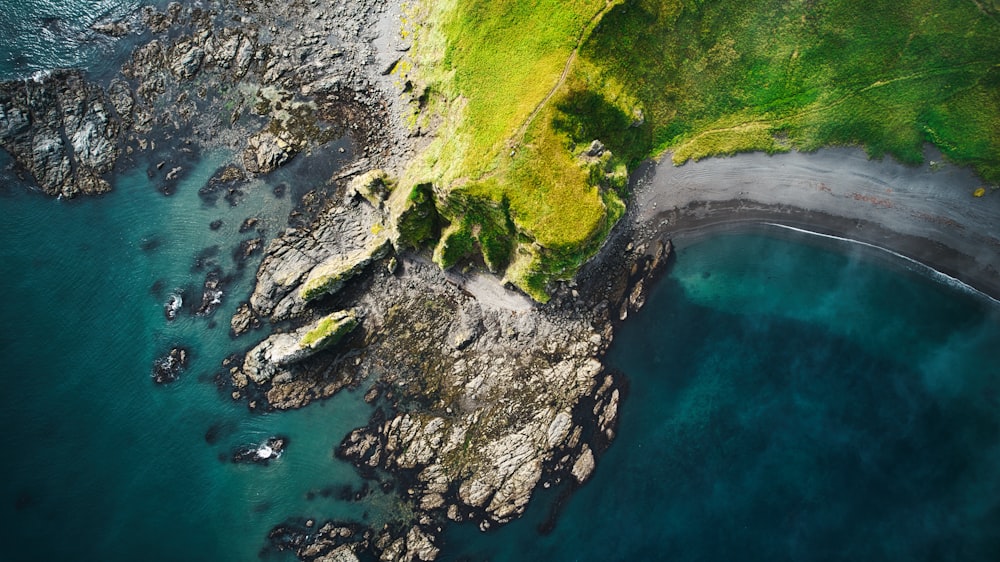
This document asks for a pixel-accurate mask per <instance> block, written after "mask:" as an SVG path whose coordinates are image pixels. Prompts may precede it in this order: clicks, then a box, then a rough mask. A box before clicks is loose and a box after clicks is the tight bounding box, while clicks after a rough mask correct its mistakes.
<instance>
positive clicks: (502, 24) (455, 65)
mask: <svg viewBox="0 0 1000 562" xmlns="http://www.w3.org/2000/svg"><path fill="white" fill-rule="evenodd" d="M411 18H412V19H411V22H415V23H410V24H409V25H410V30H411V32H412V33H414V35H415V43H414V48H413V49H412V51H411V56H410V58H409V59H408V60H405V61H403V62H401V63H400V64H399V65H397V67H396V72H397V74H398V76H399V79H400V80H401V81H402V82H403V83H405V84H407V87H408V88H409V89H410V91H411V92H412V95H413V99H414V100H415V101H414V113H413V115H412V122H413V125H414V126H415V127H420V128H421V129H428V128H430V129H431V130H433V131H434V135H435V136H434V140H433V141H432V142H431V143H430V144H429V146H428V147H427V148H426V150H425V151H424V152H423V153H422V154H421V155H420V156H419V157H418V158H417V160H416V161H415V162H414V163H413V165H412V166H411V167H410V169H409V170H408V171H407V172H406V173H405V175H404V177H403V178H401V182H400V184H401V186H403V189H404V192H409V190H410V189H412V188H413V187H414V186H425V187H424V189H425V191H429V192H430V193H432V194H433V200H434V205H435V207H436V209H437V213H436V214H434V215H433V220H434V221H436V224H435V225H434V226H433V228H432V229H431V230H429V231H428V232H430V231H433V232H434V235H433V236H430V238H432V241H433V242H434V243H435V244H436V248H435V259H436V260H437V261H438V263H439V264H441V265H442V266H445V267H448V266H451V265H453V264H455V263H458V262H460V261H462V260H464V259H468V258H470V257H473V258H474V257H475V256H481V257H482V259H483V261H484V262H485V263H486V265H487V266H489V267H490V268H491V269H493V270H495V271H505V272H506V278H507V279H508V280H510V281H512V282H513V283H514V284H516V285H518V286H519V287H521V288H522V289H523V290H525V291H526V292H527V293H528V294H530V295H532V296H533V297H535V298H536V299H538V300H545V299H546V288H547V286H548V284H549V283H550V282H551V281H552V280H555V279H565V278H569V277H571V276H572V275H573V274H574V273H575V272H576V270H577V269H578V268H579V266H580V265H581V264H582V263H583V262H584V261H585V260H586V259H588V258H589V257H590V256H592V255H593V254H594V253H595V252H596V251H597V249H599V247H600V245H601V243H602V242H603V239H604V238H605V237H606V235H607V233H608V231H609V230H610V228H611V226H613V224H614V222H615V221H616V220H617V219H618V218H619V217H620V216H621V215H622V213H623V209H624V207H623V204H622V200H623V198H624V197H625V195H626V193H625V187H626V178H627V172H628V170H629V169H630V168H631V167H632V166H634V165H635V164H636V163H637V162H639V161H641V160H642V159H645V158H648V157H650V156H656V155H658V154H661V153H663V152H664V151H671V152H672V158H673V159H674V161H675V162H676V163H682V162H684V161H685V160H687V159H691V158H695V159H697V158H702V157H706V156H712V155H721V154H731V153H735V152H739V151H751V150H764V151H768V152H780V151H786V150H791V149H800V150H813V149H816V148H818V147H821V146H824V145H832V144H856V145H862V146H864V147H865V148H866V149H867V150H868V152H869V153H870V154H871V155H872V156H882V155H884V154H891V155H892V156H894V157H896V158H899V159H900V160H902V161H905V162H913V163H916V162H919V161H920V160H921V159H922V151H923V145H924V144H925V143H928V142H929V143H932V144H934V145H936V146H937V147H938V148H940V149H941V150H942V152H944V154H945V155H946V156H947V157H948V158H950V159H951V160H953V161H955V162H957V163H962V164H970V165H972V166H974V167H975V168H976V170H977V171H978V172H979V173H980V174H981V175H982V176H983V177H984V179H986V180H987V181H988V182H993V183H996V182H1000V41H997V39H996V38H997V37H998V36H1000V9H998V3H997V2H996V1H995V0H976V1H973V0H961V1H960V0H944V1H940V0H935V1H932V0H895V1H883V0H876V1H868V0H866V1H859V0H827V1H824V2H816V1H814V0H804V1H791V2H789V1H787V0H781V1H779V0H749V1H741V2H736V1H697V0H689V1H674V0H611V1H605V0H571V1H556V0H533V1H528V0H499V1H498V0H492V1H486V0H467V1H465V2H456V1H454V0H438V1H435V0H424V2H422V3H419V4H417V5H415V6H414V7H413V12H412V14H411ZM595 140H598V141H600V143H601V144H600V145H595V144H593V141H595ZM602 147H603V148H602ZM427 186H430V189H429V190H428V189H427ZM425 214H426V213H425Z"/></svg>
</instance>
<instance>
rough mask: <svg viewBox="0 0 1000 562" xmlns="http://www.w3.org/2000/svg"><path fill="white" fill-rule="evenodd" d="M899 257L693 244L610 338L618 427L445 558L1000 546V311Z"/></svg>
mask: <svg viewBox="0 0 1000 562" xmlns="http://www.w3.org/2000/svg"><path fill="white" fill-rule="evenodd" d="M908 267H910V268H912V266H906V265H905V264H900V263H899V262H898V261H897V260H895V259H888V258H887V257H886V256H879V255H877V254H873V253H872V252H871V251H869V250H862V249H860V248H857V247H851V246H847V245H845V244H831V243H829V242H825V241H819V240H816V239H814V238H812V237H808V236H805V235H798V234H790V233H787V232H780V231H777V230H768V231H759V230H757V231H748V232H728V233H718V234H714V235H710V236H706V237H703V238H701V239H695V240H687V241H685V240H680V241H679V252H678V257H677V261H676V265H675V267H674V268H673V270H672V271H671V273H670V275H669V276H668V277H667V278H665V279H664V280H663V281H662V282H661V283H660V284H659V285H658V286H657V287H656V289H655V291H654V292H653V294H652V296H651V298H650V299H649V302H648V304H647V307H646V308H645V309H644V310H642V311H641V313H640V314H637V315H635V316H634V317H632V318H630V320H629V322H628V323H627V324H626V325H625V326H624V328H623V329H622V331H621V332H620V335H619V336H618V340H617V342H616V345H615V347H614V349H613V352H612V354H611V358H610V359H611V363H612V364H613V365H614V366H616V367H617V368H619V369H621V370H622V371H623V372H625V373H626V374H627V376H628V379H629V381H630V391H629V393H628V394H627V397H626V399H625V402H624V405H623V408H622V409H621V412H622V417H621V426H620V433H619V436H618V438H617V440H616V441H615V443H614V444H613V445H612V447H611V448H610V449H609V450H608V452H607V454H606V455H605V456H604V457H603V458H601V460H600V462H599V463H598V468H597V471H596V473H595V475H594V478H593V480H592V481H591V482H589V483H588V484H586V485H585V486H584V487H583V488H582V489H580V490H579V491H578V492H577V493H576V494H575V495H573V496H572V497H571V498H570V499H569V501H568V502H566V503H565V504H564V505H563V508H562V510H561V517H560V518H559V520H558V522H557V524H556V527H555V529H554V531H553V532H552V533H551V534H549V535H545V536H543V535H539V534H538V532H537V528H538V526H539V525H540V524H541V523H542V522H544V520H545V519H546V517H547V516H548V515H549V513H550V506H551V503H552V501H551V500H552V499H554V498H555V497H556V495H557V494H556V493H548V494H546V495H545V496H544V497H543V498H541V499H542V500H543V502H542V503H546V502H547V503H548V504H549V505H536V506H534V507H533V508H532V509H530V510H529V512H528V514H527V515H526V517H525V519H524V520H522V521H518V522H516V523H514V524H513V525H510V526H509V527H507V528H504V529H501V530H500V531H498V532H495V533H486V534H484V533H480V532H479V531H478V530H476V529H475V528H472V527H468V526H466V527H459V528H456V529H454V530H453V531H452V532H451V533H450V534H449V535H448V538H449V543H450V546H451V547H452V548H454V549H455V550H456V551H457V552H456V553H455V555H453V556H450V557H447V558H445V559H446V560H455V559H459V558H460V556H466V557H467V558H466V559H473V560H480V559H487V558H488V559H491V560H496V561H501V560H692V561H693V560H698V561H702V560H706V561H707V560H899V561H903V560H907V561H910V560H998V559H1000V361H998V359H997V353H998V350H1000V314H998V307H997V306H996V305H995V304H991V303H988V302H984V301H983V300H982V299H977V298H975V297H973V296H970V295H968V294H964V293H962V292H959V291H958V290H956V289H954V288H951V287H948V286H946V285H943V284H941V283H939V282H936V281H933V280H931V279H929V278H928V277H927V276H926V275H922V274H918V273H916V272H913V271H910V270H909V269H908Z"/></svg>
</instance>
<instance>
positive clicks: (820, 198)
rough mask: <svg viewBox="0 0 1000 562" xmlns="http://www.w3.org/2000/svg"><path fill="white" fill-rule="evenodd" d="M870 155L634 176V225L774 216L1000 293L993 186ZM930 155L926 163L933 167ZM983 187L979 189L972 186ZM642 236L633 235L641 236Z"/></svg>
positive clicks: (756, 158) (664, 163) (831, 152)
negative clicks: (976, 194)
mask: <svg viewBox="0 0 1000 562" xmlns="http://www.w3.org/2000/svg"><path fill="white" fill-rule="evenodd" d="M941 161H942V158H941V156H940V154H939V153H934V154H930V153H929V154H928V163H926V164H924V165H922V166H906V165H903V164H900V163H898V162H896V161H894V160H891V159H889V158H886V159H885V160H869V159H868V157H867V155H866V154H865V153H864V152H863V151H862V150H860V149H856V148H830V149H823V150H820V151H817V152H815V153H799V152H792V153H788V154H778V155H774V156H768V155H766V154H762V153H754V154H740V155H737V156H733V157H729V158H710V159H705V160H702V161H700V162H689V163H687V164H684V165H683V166H673V165H672V164H671V163H670V159H669V158H668V157H664V158H663V159H662V160H661V161H660V162H659V163H650V164H648V165H647V166H645V167H644V168H642V169H640V170H639V171H638V172H637V173H636V174H635V176H634V184H635V188H634V193H635V199H634V202H633V208H632V211H631V215H632V217H633V219H632V220H633V221H634V222H635V225H636V226H637V228H638V229H639V232H640V233H642V232H647V233H648V234H650V235H651V234H654V233H665V234H668V235H675V234H682V233H684V232H685V231H691V230H695V229H698V230H700V229H703V228H706V227H712V226H719V225H725V224H733V223H741V222H756V223H776V224H781V225H787V226H792V227H796V228H802V229H805V230H810V231H814V232H818V233H822V234H831V235H836V236H840V237H844V238H849V239H852V240H857V241H860V242H865V243H868V244H872V245H875V246H879V247H882V248H885V249H889V250H892V251H894V252H897V253H899V254H902V255H904V256H906V257H908V258H911V259H913V260H916V261H919V262H921V263H923V264H925V265H927V266H929V267H931V268H933V269H935V270H938V271H940V272H942V273H945V274H947V275H949V276H952V277H955V278H958V279H960V280H962V281H964V282H965V283H967V284H968V285H970V286H972V287H973V288H975V289H977V290H979V291H982V292H983V293H986V294H987V295H989V296H991V297H993V298H1000V273H998V272H1000V192H996V191H994V190H991V189H990V188H989V186H988V185H986V184H985V182H983V181H982V180H981V179H979V178H978V177H977V176H976V175H975V174H974V173H973V172H972V171H970V170H968V169H966V168H960V167H957V166H954V165H951V164H942V163H941ZM931 162H934V164H931ZM979 187H986V195H985V196H983V197H974V196H973V192H974V191H975V190H976V189H977V188H979ZM640 236H641V234H640Z"/></svg>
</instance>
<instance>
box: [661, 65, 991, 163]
mask: <svg viewBox="0 0 1000 562" xmlns="http://www.w3.org/2000/svg"><path fill="white" fill-rule="evenodd" d="M976 65H983V66H991V65H992V66H993V67H995V68H996V67H1000V64H996V63H993V61H972V62H968V63H965V64H963V65H958V66H950V67H945V68H932V69H928V70H925V71H923V72H915V73H913V74H908V75H905V76H897V77H895V78H889V79H887V80H877V81H875V82H872V83H871V84H869V85H868V86H865V87H864V88H860V89H858V90H856V91H854V92H850V93H848V94H845V95H843V96H841V97H840V98H838V99H836V100H834V101H832V102H830V103H827V104H822V105H819V106H816V107H810V108H807V109H803V110H802V111H798V112H795V113H792V114H790V115H785V116H782V117H776V118H774V119H756V120H752V121H746V122H743V123H740V124H739V125H733V126H731V127H718V128H715V129H706V130H703V131H701V132H699V133H698V134H696V135H694V136H692V137H691V138H689V139H687V140H686V141H685V142H683V143H681V146H683V145H686V144H689V143H693V142H696V141H697V140H698V139H701V138H704V137H706V136H709V135H717V134H720V133H727V132H736V131H744V130H750V129H754V128H758V127H761V126H775V125H780V124H782V123H790V122H793V121H796V120H798V119H801V118H803V117H806V116H809V115H813V114H816V113H822V112H824V111H829V110H831V109H834V108H836V107H838V106H840V105H843V104H844V103H846V102H848V101H849V100H851V99H853V98H855V97H857V96H860V95H862V94H864V93H865V92H869V91H871V90H874V89H877V88H883V87H885V86H889V85H891V84H896V83H899V82H904V81H907V80H918V79H921V78H927V77H929V76H939V75H944V74H952V73H955V72H960V71H963V70H965V69H967V68H969V67H971V66H976ZM675 163H678V164H679V163H681V162H675Z"/></svg>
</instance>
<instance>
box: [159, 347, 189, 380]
mask: <svg viewBox="0 0 1000 562" xmlns="http://www.w3.org/2000/svg"><path fill="white" fill-rule="evenodd" d="M187 364H188V350H187V349H185V348H183V347H175V348H173V349H171V350H170V351H169V352H168V353H167V354H166V355H164V356H163V357H160V358H159V359H157V360H156V361H154V362H153V382H155V383H156V384H166V383H171V382H174V381H176V380H177V379H178V378H179V377H180V374H181V371H183V370H184V369H185V368H186V367H187Z"/></svg>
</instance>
